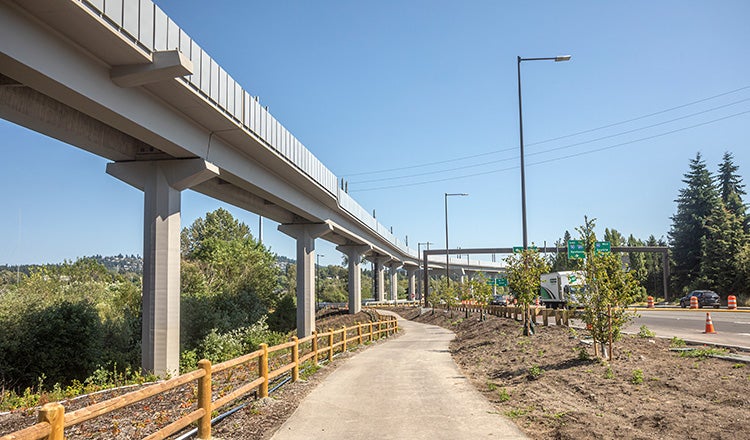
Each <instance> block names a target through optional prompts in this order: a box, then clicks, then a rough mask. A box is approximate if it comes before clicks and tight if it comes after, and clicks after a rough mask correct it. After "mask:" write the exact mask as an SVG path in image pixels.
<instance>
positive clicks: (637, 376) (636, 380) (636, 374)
mask: <svg viewBox="0 0 750 440" xmlns="http://www.w3.org/2000/svg"><path fill="white" fill-rule="evenodd" d="M630 383H632V384H633V385H640V384H642V383H643V371H642V370H633V375H632V376H631V377H630Z"/></svg>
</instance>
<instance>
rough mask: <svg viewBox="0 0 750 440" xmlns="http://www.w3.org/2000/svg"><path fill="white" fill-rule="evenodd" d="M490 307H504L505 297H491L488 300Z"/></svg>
mask: <svg viewBox="0 0 750 440" xmlns="http://www.w3.org/2000/svg"><path fill="white" fill-rule="evenodd" d="M490 305H493V306H504V305H506V303H505V296H503V295H492V299H491V300H490Z"/></svg>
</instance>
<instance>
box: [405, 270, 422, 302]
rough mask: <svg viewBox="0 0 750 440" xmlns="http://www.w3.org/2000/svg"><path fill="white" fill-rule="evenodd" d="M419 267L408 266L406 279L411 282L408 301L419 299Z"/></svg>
mask: <svg viewBox="0 0 750 440" xmlns="http://www.w3.org/2000/svg"><path fill="white" fill-rule="evenodd" d="M418 270H419V268H418V267H414V266H407V267H406V278H407V279H408V280H409V294H408V295H407V297H406V299H408V300H415V299H418V298H417V271H418Z"/></svg>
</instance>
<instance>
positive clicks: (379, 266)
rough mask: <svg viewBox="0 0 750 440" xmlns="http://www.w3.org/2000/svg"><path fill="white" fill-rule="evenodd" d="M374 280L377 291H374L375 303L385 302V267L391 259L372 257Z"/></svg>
mask: <svg viewBox="0 0 750 440" xmlns="http://www.w3.org/2000/svg"><path fill="white" fill-rule="evenodd" d="M372 261H373V262H374V263H375V277H376V278H375V279H376V284H377V289H376V290H375V301H377V302H380V301H385V265H386V263H388V262H389V261H391V257H374V258H373V259H372Z"/></svg>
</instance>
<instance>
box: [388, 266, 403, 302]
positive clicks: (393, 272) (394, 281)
mask: <svg viewBox="0 0 750 440" xmlns="http://www.w3.org/2000/svg"><path fill="white" fill-rule="evenodd" d="M399 267H401V262H399V261H396V260H391V263H390V264H389V265H388V268H389V269H390V273H389V274H390V276H391V298H390V299H391V301H393V303H394V304H396V301H398V268H399Z"/></svg>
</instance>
